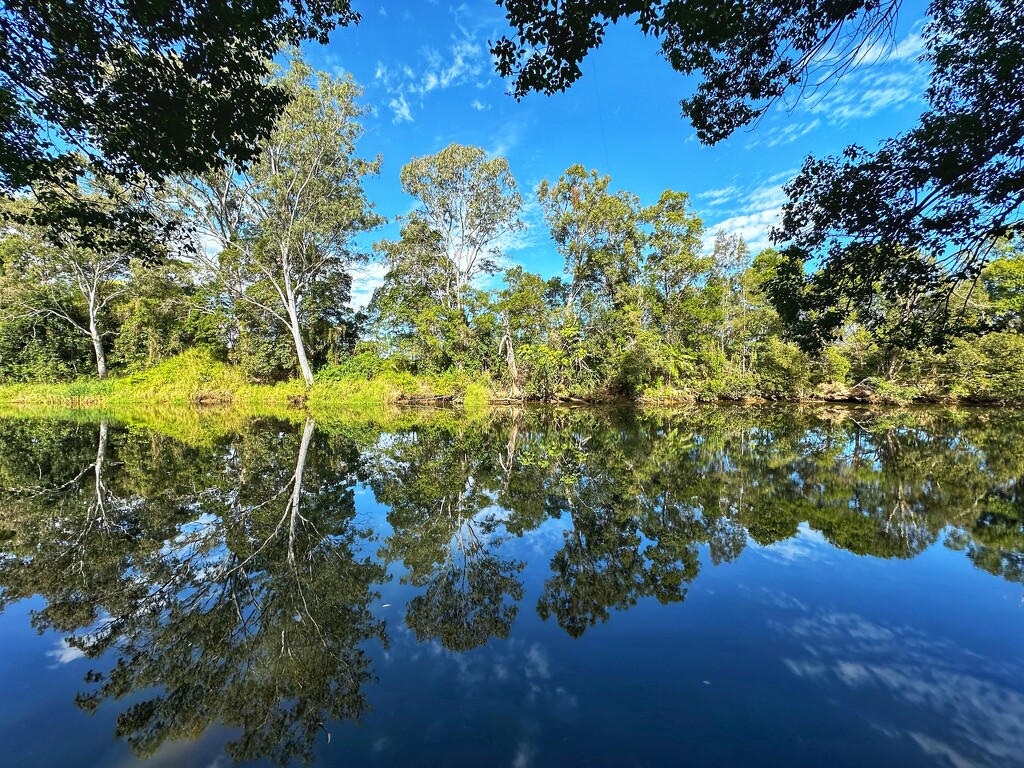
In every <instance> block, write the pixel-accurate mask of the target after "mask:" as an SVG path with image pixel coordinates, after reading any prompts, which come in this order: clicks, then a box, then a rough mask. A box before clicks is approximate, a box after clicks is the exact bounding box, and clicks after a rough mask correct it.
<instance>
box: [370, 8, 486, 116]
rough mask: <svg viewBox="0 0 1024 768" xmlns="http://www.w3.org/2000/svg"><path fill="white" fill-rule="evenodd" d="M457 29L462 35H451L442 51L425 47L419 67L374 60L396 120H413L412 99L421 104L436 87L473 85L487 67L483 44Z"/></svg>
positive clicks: (380, 81)
mask: <svg viewBox="0 0 1024 768" xmlns="http://www.w3.org/2000/svg"><path fill="white" fill-rule="evenodd" d="M456 10H458V9H456ZM460 31H461V34H462V36H461V37H458V38H453V41H452V43H451V45H449V46H448V49H447V50H446V51H445V52H444V53H442V52H441V51H438V50H437V49H435V48H424V49H423V50H422V51H421V56H422V59H423V61H422V63H421V66H420V68H419V70H417V69H414V68H413V67H412V66H410V65H409V64H396V65H395V66H393V67H391V66H388V65H386V64H384V63H383V62H377V68H376V70H375V71H374V76H373V79H374V81H375V82H377V83H379V84H380V85H381V86H383V87H384V89H385V90H386V91H387V93H388V95H390V96H391V97H392V98H391V100H390V101H389V102H388V106H390V107H391V109H392V111H393V112H394V113H395V119H394V122H395V123H402V122H410V123H411V122H413V119H414V118H413V114H412V105H413V103H415V104H417V105H422V104H423V101H424V99H425V98H426V97H427V96H428V95H429V94H431V93H433V92H435V91H441V90H446V89H448V88H456V87H459V86H462V85H474V84H475V83H476V81H477V78H478V77H479V76H480V75H481V74H483V73H484V72H485V71H487V68H488V66H489V59H488V53H487V50H486V47H485V46H484V45H482V44H481V43H478V42H477V41H476V40H474V39H473V38H472V37H471V36H470V34H469V33H468V32H466V31H465V30H460ZM478 104H479V105H480V106H477V105H478ZM473 107H474V108H475V109H485V108H486V107H485V106H484V105H483V104H482V103H481V102H480V101H479V100H477V101H475V102H474V103H473Z"/></svg>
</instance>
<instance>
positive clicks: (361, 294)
mask: <svg viewBox="0 0 1024 768" xmlns="http://www.w3.org/2000/svg"><path fill="white" fill-rule="evenodd" d="M387 271H388V269H387V267H386V266H385V265H384V264H381V263H380V262H378V261H371V262H370V263H369V264H363V265H361V266H360V267H358V268H357V269H354V270H352V299H351V301H350V302H349V303H350V304H351V305H352V307H353V308H355V309H362V308H364V307H366V305H367V304H369V303H370V299H372V298H373V292H374V291H375V290H376V289H377V288H379V287H380V286H381V285H382V284H383V283H384V275H385V274H387Z"/></svg>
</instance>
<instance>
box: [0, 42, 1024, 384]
mask: <svg viewBox="0 0 1024 768" xmlns="http://www.w3.org/2000/svg"><path fill="white" fill-rule="evenodd" d="M274 77H275V81H276V82H277V83H278V85H280V87H282V88H283V89H284V90H285V91H286V92H287V93H288V95H289V97H290V102H289V105H288V107H287V108H286V109H285V111H284V114H283V115H282V117H281V118H280V120H279V121H278V123H277V125H276V126H275V127H274V130H273V131H271V133H270V135H269V136H268V137H267V138H266V139H265V140H264V141H263V143H262V144H261V149H260V152H259V153H258V155H257V157H256V159H255V160H254V161H253V163H252V164H250V165H249V166H248V167H247V168H246V169H244V170H242V171H239V170H237V169H236V170H232V171H221V172H216V173H210V174H207V175H201V176H194V177H182V178H179V179H176V180H175V181H174V182H173V183H171V184H167V185H163V186H161V187H160V188H158V189H152V188H148V187H145V186H144V185H137V186H132V185H125V184H123V183H117V184H115V183H114V182H113V181H111V180H109V179H105V178H100V177H95V178H92V179H90V183H89V186H88V189H84V190H83V191H82V194H83V195H85V196H86V197H88V198H89V200H90V201H91V202H92V204H93V205H94V207H95V209H96V210H103V211H105V213H107V214H109V215H107V216H105V217H104V219H105V220H110V219H112V220H117V214H118V212H119V211H122V210H129V209H131V208H133V207H134V208H138V207H139V206H144V207H145V208H146V209H147V210H148V211H149V212H156V214H157V215H155V216H151V217H149V220H152V221H153V222H155V224H154V227H155V229H154V232H152V233H142V234H144V235H145V234H149V235H151V236H150V237H149V239H148V241H147V239H146V238H145V237H140V236H139V235H140V233H138V232H131V233H130V234H131V236H130V237H124V236H122V235H123V234H124V233H123V232H122V233H118V232H111V231H109V230H107V229H103V228H102V227H100V226H99V225H97V227H96V228H95V229H90V228H89V227H88V225H87V224H83V223H81V221H80V220H78V219H76V220H75V223H74V224H71V223H68V224H67V225H66V226H64V227H61V226H55V225H54V224H53V221H54V218H55V217H54V216H53V211H49V210H46V205H47V202H46V201H47V197H46V196H45V195H38V196H37V197H36V198H33V199H32V200H29V199H14V200H9V201H7V203H6V206H5V219H6V222H7V223H6V226H5V234H4V237H3V239H2V240H0V381H4V382H31V381H59V380H70V379H75V378H80V377H86V376H98V377H99V378H105V377H106V376H107V374H108V372H115V373H122V374H124V373H131V372H137V371H140V370H144V369H146V368H149V367H151V366H153V365H155V364H157V363H160V362H162V361H165V360H167V359H168V358H171V357H173V356H175V355H178V354H181V353H184V352H187V351H190V350H202V351H203V352H205V353H208V354H209V355H210V357H211V358H212V359H214V360H220V361H227V362H230V363H232V364H234V365H236V366H238V367H239V368H240V369H241V370H242V372H243V373H244V375H245V376H247V377H248V378H249V379H250V380H252V381H254V382H276V381H282V380H285V379H289V378H292V377H295V376H296V375H298V376H299V377H301V379H302V380H304V382H305V383H306V385H312V384H314V382H315V381H316V380H317V378H318V377H319V378H320V379H322V380H328V381H330V380H339V379H346V378H362V379H370V378H374V377H389V378H391V379H393V380H399V381H403V380H410V379H427V380H445V381H447V382H449V384H450V382H451V381H457V382H466V381H476V382H479V381H485V382H487V383H488V386H489V388H490V390H491V392H492V394H494V395H495V396H498V397H507V398H528V399H558V398H580V399H607V398H619V397H626V398H637V397H648V398H681V399H711V398H743V397H767V398H794V397H811V396H819V397H833V398H845V397H850V396H855V397H868V398H874V397H881V398H886V397H889V398H893V399H907V398H948V397H955V398H968V399H978V400H1013V399H1021V398H1024V337H1022V336H1021V333H1020V331H1021V328H1022V327H1024V256H1022V254H1021V252H1020V251H1019V250H1017V249H1015V248H1014V247H1012V246H1011V245H1010V244H1007V243H996V244H995V245H994V246H993V247H994V248H995V249H996V250H997V251H998V252H997V253H996V254H995V258H993V259H992V260H990V262H989V264H988V266H987V267H986V268H985V269H984V271H983V272H982V273H981V274H980V276H979V279H978V280H977V281H975V282H973V283H971V284H963V285H958V286H955V287H954V288H953V290H952V291H950V290H949V288H948V286H942V287H941V288H942V290H937V291H936V294H935V296H936V298H935V300H934V301H928V300H921V299H920V297H917V296H915V298H913V299H911V298H908V299H907V300H906V301H899V300H893V299H892V298H890V297H889V294H890V293H891V292H886V291H882V290H879V291H878V292H877V295H876V297H875V298H874V299H873V300H872V301H871V302H867V303H865V302H863V301H860V302H858V304H857V306H856V307H853V311H852V313H850V315H849V320H848V321H847V322H846V323H845V324H844V325H843V326H842V327H841V330H840V332H838V333H837V334H836V335H835V337H833V338H824V339H823V338H814V337H808V334H806V333H802V328H803V326H805V325H806V326H808V327H811V326H813V327H818V326H820V325H821V324H820V323H816V322H809V321H814V320H817V319H818V318H808V317H805V316H802V315H801V313H800V312H793V311H790V308H791V307H792V305H793V299H794V296H793V295H792V291H790V292H787V287H788V286H791V285H793V284H794V283H793V280H792V279H791V277H792V276H791V275H787V274H785V270H784V265H783V263H782V261H781V260H780V257H779V256H778V254H777V253H776V252H775V251H773V250H765V251H762V252H761V253H758V254H756V255H755V254H753V253H752V252H751V251H750V249H749V248H748V247H747V245H746V243H745V242H744V241H743V239H742V238H741V237H739V236H736V235H731V234H729V233H727V232H718V233H717V234H716V235H715V237H714V244H713V247H712V248H710V249H709V248H707V247H706V239H707V238H706V235H707V234H708V233H707V232H706V231H705V228H704V225H703V223H702V221H701V220H700V218H699V217H698V216H697V215H696V214H695V213H694V211H693V210H692V207H691V204H690V200H689V197H688V195H687V194H686V193H684V192H674V191H666V192H664V193H663V194H662V195H661V197H660V198H659V199H658V200H657V201H654V202H647V203H645V202H643V201H641V200H640V199H639V198H638V197H637V196H636V195H634V194H631V193H629V192H626V191H621V190H620V191H613V190H612V188H611V183H610V182H611V180H610V178H609V177H607V176H601V175H599V174H598V173H597V172H596V171H589V172H588V171H587V170H586V169H585V168H583V167H582V166H579V165H575V166H572V167H571V168H569V169H568V170H567V171H566V172H565V173H564V174H563V175H562V176H561V177H560V178H559V179H558V180H556V181H554V182H547V181H545V182H543V183H541V184H540V185H539V187H538V188H537V190H536V201H537V204H538V205H539V206H540V208H541V209H542V210H543V213H544V216H545V219H546V222H547V225H548V228H549V230H550V235H551V239H552V240H553V242H554V245H555V247H556V248H557V250H558V252H559V254H560V255H561V256H562V258H563V260H564V271H563V274H562V275H561V276H559V277H555V278H553V279H545V278H543V277H542V276H540V275H537V274H533V273H530V272H527V271H526V270H525V269H523V268H522V267H521V266H509V264H510V261H509V259H508V252H509V250H510V247H511V246H513V245H514V244H515V242H516V238H517V237H519V236H520V233H521V232H522V230H523V229H524V223H523V220H522V215H523V208H524V200H523V196H522V194H521V193H520V191H519V189H518V186H517V184H516V181H515V179H514V178H513V176H512V174H511V172H510V170H509V167H508V163H507V162H506V161H505V159H504V158H500V157H498V158H490V157H488V156H487V154H486V153H485V152H484V151H483V150H482V149H478V148H475V147H469V146H460V145H454V144H453V145H451V146H449V147H447V148H446V149H444V150H442V151H440V152H438V153H437V154H435V155H431V156H426V157H419V158H414V159H413V160H411V161H410V162H409V163H407V164H406V165H405V166H404V167H403V168H402V170H401V177H400V178H401V183H402V187H403V189H404V191H405V192H407V193H408V194H409V195H411V196H412V197H413V198H414V199H415V200H416V208H415V210H414V211H413V212H412V213H410V214H408V215H407V216H404V217H400V219H401V223H402V226H401V232H400V235H399V236H398V237H397V238H395V239H392V240H382V241H380V242H378V243H376V244H375V245H374V246H373V248H372V249H371V248H369V247H366V246H365V245H363V243H364V242H368V241H367V240H366V238H367V237H368V235H367V234H366V233H368V232H370V231H372V230H374V229H375V228H377V227H379V226H380V225H381V224H383V223H384V221H385V220H384V218H383V217H382V216H380V215H379V214H378V213H377V212H376V211H375V210H374V206H373V204H372V202H371V201H369V200H368V199H367V197H366V194H365V192H364V189H363V185H362V181H363V179H364V178H365V177H366V176H368V175H371V174H375V173H377V172H378V170H379V167H380V158H379V157H378V158H374V159H372V160H367V159H363V158H360V157H359V156H358V155H357V152H356V146H357V143H358V140H359V138H360V136H361V135H362V133H363V128H362V126H361V124H360V122H359V118H360V117H361V116H362V115H364V114H365V112H366V110H365V108H363V107H361V106H359V105H358V104H357V99H358V97H359V95H360V93H361V92H360V89H359V88H358V86H357V85H356V84H355V83H354V82H352V80H351V79H336V78H332V77H330V76H328V75H325V74H323V73H314V72H312V71H311V70H310V68H309V67H308V66H306V65H305V64H304V63H303V62H301V61H300V60H295V61H292V62H291V63H290V66H289V67H288V68H287V69H286V70H283V71H281V72H279V73H277V74H276V75H275V76H274ZM123 220H124V221H135V220H137V219H134V218H132V217H129V216H124V217H123ZM42 221H46V222H47V224H46V225H45V226H44V225H43V224H41V223H40V222H42ZM140 242H151V243H152V247H147V248H141V247H140V245H139V244H140ZM370 251H372V253H370ZM371 258H373V259H377V260H379V261H380V262H381V263H383V265H384V266H385V267H386V274H385V276H384V280H383V284H382V285H381V286H380V287H379V288H377V290H376V291H375V292H374V294H373V298H372V301H371V302H370V304H369V306H368V307H367V308H366V310H365V311H358V312H356V311H353V310H352V309H351V308H350V307H349V302H350V299H351V292H352V285H353V280H354V279H361V278H359V277H358V275H359V274H360V270H359V267H360V265H361V264H363V263H365V262H367V261H368V260H370V259H371ZM865 258H870V254H865ZM913 258H914V256H913V255H908V259H909V260H913ZM954 304H955V305H956V306H955V309H956V311H951V306H952V305H954ZM798 342H799V343H798ZM446 386H447V385H446ZM448 388H449V389H450V386H449V387H448Z"/></svg>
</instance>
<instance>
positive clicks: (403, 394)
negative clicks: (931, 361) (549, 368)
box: [0, 351, 1020, 419]
mask: <svg viewBox="0 0 1024 768" xmlns="http://www.w3.org/2000/svg"><path fill="white" fill-rule="evenodd" d="M712 384H714V382H701V381H695V382H692V383H688V384H686V385H680V386H676V387H660V388H652V389H648V390H645V391H644V392H642V393H639V395H638V396H637V397H635V398H633V399H634V400H635V401H637V402H638V403H641V404H650V405H658V404H672V403H680V404H685V403H697V402H716V401H727V402H728V401H733V402H734V401H753V402H764V401H787V402H808V403H810V402H839V403H843V402H862V403H874V404H880V405H909V404H913V403H943V404H956V403H986V404H1016V403H1019V402H1020V398H1019V397H1017V396H1016V395H1017V393H1016V392H1015V391H1014V390H1013V389H1012V388H1005V387H998V388H991V389H990V390H984V391H982V390H979V391H978V392H974V391H965V392H954V391H944V390H942V389H936V388H934V387H933V388H929V387H923V386H922V387H913V386H906V385H897V384H893V383H890V382H886V381H884V380H878V379H868V380H865V381H862V382H859V383H857V384H855V385H841V384H820V385H818V386H816V387H814V388H813V389H808V391H806V392H802V393H800V394H799V395H796V394H792V393H788V394H781V393H763V392H758V391H757V390H756V389H754V388H753V387H750V386H742V387H741V386H737V387H729V386H712ZM510 399H511V398H509V397H508V394H507V393H506V392H505V391H504V390H503V388H501V387H500V386H496V385H494V384H492V382H491V381H490V380H489V379H488V378H487V377H486V376H484V377H481V376H478V375H470V374H461V373H456V372H448V373H444V374H439V375H435V376H413V375H411V374H408V373H400V372H394V371H387V372H384V373H380V374H378V375H376V376H374V377H372V378H365V377H360V376H356V375H334V376H332V375H331V374H330V372H326V373H325V374H321V375H320V376H319V377H318V378H317V380H316V382H315V383H314V384H313V386H312V387H306V386H305V385H304V384H303V382H301V381H298V380H292V381H287V382H281V383H277V384H254V383H252V382H251V381H249V380H247V379H246V377H245V375H244V374H243V372H242V371H241V370H240V369H239V368H237V367H235V366H232V365H228V364H227V363H223V362H220V361H217V360H214V359H212V358H211V357H209V356H208V355H205V354H203V353H201V352H198V351H193V352H188V353H185V354H183V355H180V356H178V357H175V358H172V359H170V360H167V361H165V362H163V363H161V364H159V365H157V366H155V367H153V368H150V369H148V370H145V371H142V372H139V373H134V374H130V375H126V376H119V377H113V378H109V379H107V380H105V381H99V380H97V379H80V380H76V381H70V382H63V383H45V382H30V383H23V384H6V385H0V405H6V406H7V407H8V408H9V407H12V406H13V407H25V406H47V407H67V408H76V409H82V408H85V409H118V410H124V409H126V408H130V409H132V410H133V411H137V410H138V409H139V408H140V407H142V408H148V409H159V408H161V407H166V406H174V407H179V408H180V407H195V406H203V407H206V408H230V409H231V410H233V411H235V412H237V413H240V414H243V415H253V416H256V415H259V416H279V417H282V418H297V417H298V416H299V415H301V414H303V413H308V414H311V415H313V416H314V417H315V418H318V419H319V418H325V417H327V418H333V417H336V415H337V414H339V413H341V412H343V411H346V410H351V411H354V412H358V413H372V412H373V411H375V410H381V409H385V410H386V409H392V408H394V407H396V406H400V405H416V404H429V405H437V404H457V405H462V406H464V407H465V408H467V409H475V408H483V407H485V406H487V405H489V404H492V403H501V402H509V400H510ZM616 399H619V400H621V399H622V398H613V397H609V396H597V397H587V396H568V395H567V396H565V397H555V398H552V400H554V401H562V400H568V401H571V402H580V403H582V402H609V401H613V400H616Z"/></svg>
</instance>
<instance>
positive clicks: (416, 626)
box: [370, 429, 524, 651]
mask: <svg viewBox="0 0 1024 768" xmlns="http://www.w3.org/2000/svg"><path fill="white" fill-rule="evenodd" d="M489 438H490V433H485V432H482V431H481V432H477V433H475V434H468V433H465V432H450V431H447V430H431V429H425V430H416V431H412V432H409V433H406V434H402V435H395V436H393V438H391V439H389V440H388V441H387V443H386V445H384V446H381V447H380V450H379V451H376V452H374V455H373V459H372V469H371V473H370V476H371V485H372V487H373V489H374V492H375V493H376V495H377V498H378V499H379V500H380V501H382V502H384V503H385V504H387V505H388V508H389V511H388V521H389V522H390V523H391V525H392V528H393V532H392V534H391V535H390V536H389V537H388V538H387V539H386V540H385V544H384V547H383V548H382V549H381V553H380V554H381V557H383V558H384V559H386V560H388V561H399V562H401V563H403V564H404V565H405V567H406V568H407V569H408V575H407V576H405V577H404V578H403V581H405V582H406V583H409V584H413V585H415V586H417V587H422V588H423V594H421V595H419V596H417V597H415V598H413V599H412V600H411V601H410V603H409V606H408V610H407V612H406V617H405V620H406V624H407V625H408V626H409V627H410V628H411V629H412V630H413V632H414V633H415V635H416V637H417V639H418V640H421V641H423V640H430V639H435V638H436V639H437V640H439V641H440V642H441V644H442V645H443V646H444V647H446V648H448V649H450V650H454V651H465V650H469V649H471V648H476V647H478V646H481V645H484V644H485V643H487V641H488V640H490V639H491V638H492V637H499V638H507V637H508V636H509V632H510V630H511V627H512V623H513V621H514V620H515V617H516V613H517V612H518V601H519V600H521V599H522V597H523V586H522V583H521V581H520V580H519V578H518V574H519V573H520V572H521V571H522V570H523V567H524V564H523V563H521V562H518V561H515V560H511V559H508V558H503V557H501V556H500V555H499V554H498V552H497V550H498V548H499V547H500V545H501V538H500V537H499V536H497V535H496V533H497V531H498V528H499V527H500V526H501V524H502V521H501V517H500V515H499V513H497V512H496V511H495V510H494V509H493V507H494V494H493V488H494V485H495V483H496V482H498V481H499V475H500V471H499V470H500V466H501V464H500V461H496V460H494V459H493V458H492V456H494V455H496V454H495V451H497V450H499V449H500V446H499V445H498V443H496V442H493V441H492V440H491V439H489ZM499 459H500V457H499Z"/></svg>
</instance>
